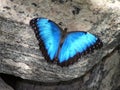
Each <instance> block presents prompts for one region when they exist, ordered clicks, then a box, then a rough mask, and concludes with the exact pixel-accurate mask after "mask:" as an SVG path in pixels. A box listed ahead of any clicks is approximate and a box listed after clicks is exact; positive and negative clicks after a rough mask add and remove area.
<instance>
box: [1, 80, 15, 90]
mask: <svg viewBox="0 0 120 90" xmlns="http://www.w3.org/2000/svg"><path fill="white" fill-rule="evenodd" d="M0 90H13V89H12V88H11V87H10V86H9V85H7V84H6V83H5V82H4V81H3V80H2V79H1V78H0Z"/></svg>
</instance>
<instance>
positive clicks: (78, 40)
mask: <svg viewBox="0 0 120 90" xmlns="http://www.w3.org/2000/svg"><path fill="white" fill-rule="evenodd" d="M98 44H101V46H102V42H101V41H100V39H99V38H98V37H97V36H95V35H93V34H90V33H88V32H71V33H69V34H68V35H67V36H66V38H65V40H64V42H63V45H62V47H61V50H60V52H59V56H58V58H59V63H63V62H67V61H68V60H69V59H70V58H72V57H74V56H75V55H76V54H78V53H79V54H81V53H83V52H85V51H86V50H88V49H89V48H91V47H94V45H98ZM98 46H99V45H98ZM101 46H100V47H101Z"/></svg>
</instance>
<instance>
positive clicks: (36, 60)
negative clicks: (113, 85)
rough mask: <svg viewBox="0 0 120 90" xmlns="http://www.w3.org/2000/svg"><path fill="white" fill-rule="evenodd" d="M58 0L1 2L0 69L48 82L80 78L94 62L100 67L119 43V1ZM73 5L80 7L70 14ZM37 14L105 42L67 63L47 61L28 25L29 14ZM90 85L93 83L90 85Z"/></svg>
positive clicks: (0, 71) (36, 15) (97, 67)
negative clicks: (60, 63)
mask: <svg viewBox="0 0 120 90" xmlns="http://www.w3.org/2000/svg"><path fill="white" fill-rule="evenodd" d="M58 1H59V0H57V1H56V2H52V1H50V0H48V1H46V0H39V1H36V2H34V4H33V2H32V1H19V0H15V1H12V0H11V1H10V0H9V1H8V0H4V2H1V3H0V8H1V11H2V12H0V16H1V17H0V73H6V74H12V75H15V76H18V77H21V78H23V79H28V80H33V81H39V82H47V83H48V82H60V81H68V80H72V79H75V78H80V77H82V76H84V75H86V73H87V72H89V71H90V70H93V71H94V69H92V68H94V67H95V66H96V68H95V73H97V70H96V69H98V71H100V65H101V63H102V60H103V59H104V57H106V56H108V55H110V54H112V52H113V51H114V50H115V49H116V47H118V46H119V45H120V42H119V41H120V12H119V10H120V8H119V7H120V6H119V5H118V3H120V1H118V0H115V2H114V3H112V2H107V1H106V0H102V1H101V2H100V4H98V3H97V1H95V0H89V1H90V2H88V1H79V0H75V1H72V0H68V2H63V3H62V4H61V3H59V2H58ZM66 1H67V0H66ZM104 1H105V2H104ZM48 3H49V4H48ZM89 3H90V4H89ZM104 3H105V4H104ZM110 5H112V6H110ZM98 6H99V7H98ZM103 6H104V7H103ZM74 7H77V8H80V10H79V13H78V12H77V13H74V14H73V11H74V10H76V9H75V8H74ZM61 8H62V9H61ZM75 12H76V11H75ZM38 16H39V17H47V18H49V19H52V20H53V21H55V22H56V23H59V22H62V23H63V25H62V26H61V27H62V28H65V27H67V29H68V31H81V30H82V31H89V32H91V33H93V34H96V35H98V36H99V37H100V39H101V40H102V41H103V44H104V46H103V48H102V49H100V50H96V51H95V52H94V53H93V54H88V55H86V56H84V57H82V58H80V60H79V61H78V62H77V63H75V64H73V65H71V66H69V67H63V68H62V67H60V66H57V65H54V64H49V63H47V62H46V61H45V60H44V58H43V57H42V55H41V52H40V51H39V46H38V42H37V40H36V38H35V35H34V33H33V31H32V29H31V28H30V26H29V25H28V23H29V20H30V19H31V18H33V17H38ZM106 68H107V67H106ZM108 69H109V67H108ZM95 73H94V72H93V76H95V75H96V74H95ZM91 77H92V76H91ZM98 77H99V75H98ZM92 78H93V77H92ZM101 78H103V77H101ZM96 79H98V78H97V77H96ZM93 80H94V79H93ZM96 83H97V82H95V85H96ZM88 84H90V83H89V82H88ZM103 84H105V83H104V82H103ZM88 86H89V85H88ZM93 86H94V83H92V85H90V86H89V87H93ZM87 88H88V87H87ZM99 88H103V87H102V86H101V87H99ZM92 90H93V89H92Z"/></svg>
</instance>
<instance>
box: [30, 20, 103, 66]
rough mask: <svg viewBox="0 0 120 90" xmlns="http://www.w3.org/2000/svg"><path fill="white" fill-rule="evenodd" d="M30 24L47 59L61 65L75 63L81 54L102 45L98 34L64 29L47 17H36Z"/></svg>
mask: <svg viewBox="0 0 120 90" xmlns="http://www.w3.org/2000/svg"><path fill="white" fill-rule="evenodd" d="M30 25H31V26H32V28H33V29H34V32H35V34H36V37H37V39H38V41H39V46H40V50H41V52H42V54H43V56H44V57H45V59H46V60H47V61H49V62H57V64H58V65H60V66H68V65H70V64H73V63H74V62H75V61H77V60H78V59H79V58H80V57H81V55H83V54H87V53H89V52H93V50H94V49H97V48H101V47H102V42H101V40H100V39H99V38H98V37H97V36H95V35H93V34H90V33H89V32H84V31H74V32H66V31H63V30H62V29H61V28H60V27H59V26H58V25H57V24H56V23H54V22H53V21H51V20H49V19H46V18H34V19H32V20H31V21H30Z"/></svg>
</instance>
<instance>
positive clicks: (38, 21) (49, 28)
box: [30, 18, 61, 61]
mask: <svg viewBox="0 0 120 90" xmlns="http://www.w3.org/2000/svg"><path fill="white" fill-rule="evenodd" d="M30 25H31V26H32V28H33V29H34V31H35V33H36V37H37V39H38V40H39V42H40V43H39V44H40V50H41V51H42V54H43V55H44V57H45V59H47V60H51V61H53V60H54V58H55V57H56V55H57V52H58V48H59V44H60V39H61V30H60V28H59V27H58V25H57V24H55V23H54V22H52V21H51V20H48V19H46V18H35V19H32V20H31V21H30Z"/></svg>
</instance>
